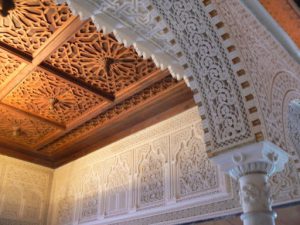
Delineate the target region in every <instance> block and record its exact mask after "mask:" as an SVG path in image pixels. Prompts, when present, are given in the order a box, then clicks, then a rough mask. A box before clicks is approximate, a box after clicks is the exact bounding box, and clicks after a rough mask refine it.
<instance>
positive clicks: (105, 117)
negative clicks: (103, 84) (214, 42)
mask: <svg viewBox="0 0 300 225" xmlns="http://www.w3.org/2000/svg"><path fill="white" fill-rule="evenodd" d="M176 84H178V81H177V80H175V79H173V78H172V77H171V76H168V77H166V78H164V79H163V80H161V81H159V82H157V83H155V84H153V85H152V86H150V87H148V88H146V89H144V90H143V91H141V92H140V93H138V94H135V95H133V96H132V97H130V98H129V99H127V100H125V101H124V102H122V103H119V104H117V105H116V106H114V107H113V108H111V109H109V110H107V111H106V112H104V113H101V114H100V115H99V116H97V117H95V118H93V119H91V120H89V121H88V122H86V123H84V124H83V125H81V126H79V127H77V128H76V129H74V130H72V131H71V132H70V133H68V134H66V135H64V136H63V137H62V138H60V139H59V140H57V141H55V142H54V143H52V144H49V145H47V146H46V147H44V148H43V149H41V151H43V152H46V153H48V154H53V153H55V152H56V151H58V150H59V149H61V148H62V147H63V146H64V145H67V144H70V143H72V142H73V141H75V140H78V139H79V138H80V137H81V136H82V134H83V133H88V132H89V131H92V130H94V129H96V128H97V127H100V126H102V125H103V124H104V123H106V122H108V121H110V120H111V119H112V118H115V117H117V116H118V115H120V114H122V113H125V112H126V111H128V110H129V109H132V107H135V106H137V105H139V104H140V103H142V102H145V101H146V100H148V99H150V98H152V97H154V96H156V95H158V94H159V93H161V92H163V91H165V90H167V89H169V88H171V87H174V86H175V85H176Z"/></svg>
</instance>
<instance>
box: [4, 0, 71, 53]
mask: <svg viewBox="0 0 300 225" xmlns="http://www.w3.org/2000/svg"><path fill="white" fill-rule="evenodd" d="M15 5H16V8H15V9H14V10H12V11H10V12H9V15H8V16H7V17H2V18H1V20H0V29H1V35H0V41H2V42H4V43H6V44H8V45H10V46H12V47H14V48H17V49H19V50H21V51H24V52H26V53H31V54H32V53H33V52H35V51H36V50H37V49H39V48H40V47H41V46H42V45H43V44H44V43H45V42H46V41H47V40H48V39H49V38H50V36H51V35H52V34H53V33H54V32H55V31H56V30H57V29H58V28H59V27H61V26H62V25H63V24H64V23H65V22H66V21H67V20H68V19H69V18H70V17H71V12H70V10H69V8H68V7H67V6H66V5H65V4H63V5H60V6H57V5H55V3H54V2H53V1H52V0H40V1H38V0H31V1H27V0H16V1H15Z"/></svg>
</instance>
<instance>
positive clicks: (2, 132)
mask: <svg viewBox="0 0 300 225" xmlns="http://www.w3.org/2000/svg"><path fill="white" fill-rule="evenodd" d="M0 114H1V116H0V138H1V139H3V140H7V141H12V142H16V143H18V144H21V145H24V146H26V147H31V148H34V147H35V146H36V145H37V144H39V143H41V142H43V141H45V139H46V138H47V137H48V136H49V135H53V134H55V133H56V132H57V131H58V129H57V128H56V127H54V126H51V125H50V124H48V123H46V122H43V121H41V120H39V119H37V118H34V117H30V116H26V115H24V114H21V113H18V112H17V111H15V110H10V109H8V108H6V107H3V106H1V105H0Z"/></svg>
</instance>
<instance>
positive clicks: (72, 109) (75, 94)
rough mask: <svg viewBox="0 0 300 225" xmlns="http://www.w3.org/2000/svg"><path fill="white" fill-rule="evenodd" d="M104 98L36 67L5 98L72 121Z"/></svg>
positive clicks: (51, 117) (62, 120)
mask: <svg viewBox="0 0 300 225" xmlns="http://www.w3.org/2000/svg"><path fill="white" fill-rule="evenodd" d="M102 101H103V100H102V99H101V98H100V97H99V96H97V95H95V94H93V93H91V92H89V91H87V90H85V89H84V88H82V87H79V86H76V85H74V84H71V83H69V82H67V81H65V80H64V79H62V78H59V77H56V76H54V75H52V74H50V73H46V72H44V71H42V70H35V71H34V72H32V73H31V74H30V75H29V76H28V77H26V78H25V79H24V80H23V81H22V82H21V83H20V84H19V85H17V86H16V87H15V88H14V89H13V90H12V91H11V92H10V93H9V94H8V95H7V96H5V98H4V99H3V102H4V103H6V104H9V105H12V106H14V107H17V108H19V109H22V110H26V111H29V112H31V113H33V114H36V115H40V116H42V117H44V118H46V119H49V120H52V121H54V122H57V123H60V124H64V125H65V124H68V123H69V122H72V121H73V120H74V119H76V118H78V117H80V116H82V115H83V114H84V113H86V112H87V111H88V110H90V109H92V108H94V107H95V106H97V105H99V104H100V103H101V102H102Z"/></svg>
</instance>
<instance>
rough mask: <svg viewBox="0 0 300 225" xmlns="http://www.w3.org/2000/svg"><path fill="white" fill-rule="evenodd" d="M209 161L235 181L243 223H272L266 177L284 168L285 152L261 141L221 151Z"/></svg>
mask: <svg viewBox="0 0 300 225" xmlns="http://www.w3.org/2000/svg"><path fill="white" fill-rule="evenodd" d="M212 161H213V162H215V163H216V164H217V165H218V166H219V167H220V168H221V170H223V171H224V172H226V173H228V174H229V175H230V176H231V177H233V178H234V179H236V180H237V181H238V182H239V186H240V200H241V205H242V209H243V214H242V215H241V219H242V221H243V223H244V225H275V218H276V213H275V212H273V211H272V197H271V192H270V187H269V183H268V179H269V177H270V176H271V175H273V174H274V173H276V172H280V171H282V170H283V169H284V165H285V164H286V162H287V161H288V155H287V153H286V152H284V151H283V150H281V149H280V148H279V147H277V146H276V145H274V144H272V143H270V142H268V141H263V142H259V143H254V144H249V145H247V146H242V147H240V148H237V149H233V150H232V151H229V152H226V153H222V154H220V155H217V156H215V157H213V158H212Z"/></svg>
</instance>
